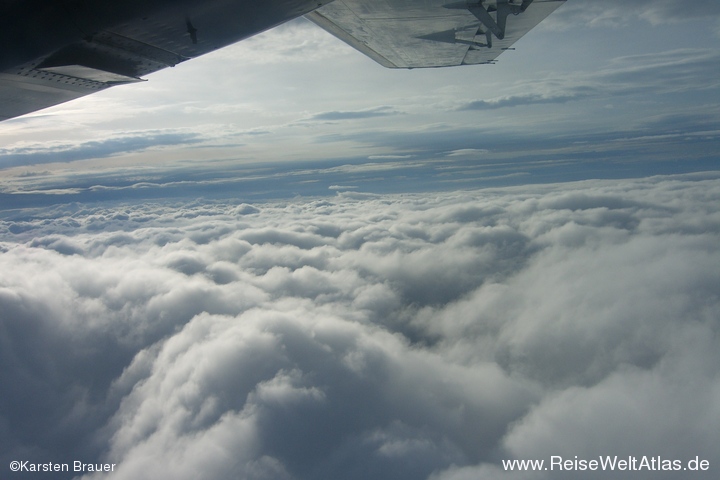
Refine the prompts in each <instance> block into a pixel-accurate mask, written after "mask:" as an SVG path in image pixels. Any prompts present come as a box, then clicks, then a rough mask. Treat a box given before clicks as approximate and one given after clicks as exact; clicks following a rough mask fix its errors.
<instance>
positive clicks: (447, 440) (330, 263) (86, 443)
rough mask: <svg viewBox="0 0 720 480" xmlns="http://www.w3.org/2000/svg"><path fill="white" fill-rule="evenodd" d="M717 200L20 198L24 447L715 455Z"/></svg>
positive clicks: (9, 237)
mask: <svg viewBox="0 0 720 480" xmlns="http://www.w3.org/2000/svg"><path fill="white" fill-rule="evenodd" d="M718 201H720V183H719V182H718V177H717V175H713V174H696V175H688V176H681V177H655V178H648V179H641V180H622V181H588V182H583V183H578V184H566V185H557V184H556V185H545V186H543V185H540V186H528V185H526V186H523V187H516V188H508V189H492V190H481V191H470V192H456V193H434V194H422V195H397V196H382V195H374V196H368V195H365V196H363V195H359V194H353V193H348V192H342V193H340V194H339V195H338V196H337V197H336V198H334V199H325V200H316V201H305V202H300V201H297V202H290V203H265V204H256V205H247V204H242V205H236V204H231V203H210V202H196V203H194V204H156V205H152V204H129V205H122V206H115V207H112V206H80V205H78V206H76V207H72V206H68V207H63V208H58V209H57V210H56V211H55V212H54V213H52V212H48V211H35V212H33V211H20V212H18V211H16V212H14V213H12V216H13V217H14V218H15V219H16V220H10V219H9V218H10V214H7V213H6V214H5V216H4V217H3V220H2V225H0V228H2V229H3V231H4V232H6V233H5V234H4V240H3V242H2V243H1V244H0V389H2V390H1V393H2V395H1V396H0V398H2V402H0V418H3V419H4V420H3V421H2V422H1V423H0V445H2V447H3V448H2V450H1V452H2V453H1V454H0V457H1V458H0V460H1V461H2V462H4V464H5V465H7V463H8V462H9V461H10V460H15V459H23V458H27V459H28V460H33V461H38V462H40V461H48V460H50V459H52V460H53V461H72V460H73V459H75V458H85V459H87V461H94V462H99V461H109V462H112V463H116V464H117V465H118V467H117V471H116V472H115V474H114V476H113V478H118V479H123V478H134V479H136V478H178V479H182V478H198V477H203V478H228V477H242V478H251V479H252V478H257V479H260V478H288V479H290V478H294V479H315V478H318V479H319V478H346V479H355V478H358V479H359V478H369V477H372V478H393V479H404V478H407V479H410V478H413V479H415V478H430V477H431V478H433V479H435V480H440V479H443V480H445V479H453V480H458V479H465V478H497V476H499V475H501V470H502V466H501V463H500V460H501V459H511V458H517V459H525V458H538V459H542V458H545V459H549V457H550V456H551V455H563V456H566V457H568V458H573V456H574V455H578V456H579V457H581V458H594V457H597V456H599V455H625V456H627V455H640V456H641V455H662V456H663V457H667V458H679V459H683V460H687V459H689V458H694V456H695V455H698V456H700V458H705V459H708V460H709V461H710V462H711V465H713V464H715V463H717V462H718V461H720V452H719V451H718V449H717V445H719V444H720V438H718V437H719V435H718V433H717V432H720V428H719V427H720V424H718V421H717V419H718V418H720V417H719V416H718V407H717V405H720V402H718V395H720V382H718V380H717V375H716V372H717V370H718V367H720V354H718V352H720V349H719V348H718V347H720V345H718V338H717V335H716V332H717V329H718V325H719V324H720V323H719V322H720V317H718V312H719V311H720V305H719V304H718V297H717V285H718V284H720V273H718V272H720V268H719V267H720V247H719V245H720V242H719V241H718V240H720V239H719V238H718V237H720V215H719V214H718V213H717V209H716V208H715V205H717V204H718ZM15 224H18V225H19V224H21V228H16V229H13V225H15ZM98 225H101V226H102V228H101V229H100V230H98ZM13 232H14V233H13ZM646 473H647V472H646ZM588 475H589V474H588V472H581V473H580V474H578V475H577V478H599V477H598V476H595V477H593V476H592V475H590V476H588ZM643 475H644V473H638V475H637V478H652V476H651V475H647V476H646V477H643ZM88 477H89V478H101V476H92V475H90V476H88ZM511 478H512V477H511ZM516 478H525V477H524V476H523V475H519V476H517V477H516ZM533 478H546V477H542V476H535V477H533ZM547 478H549V477H547ZM568 478H575V477H574V476H573V474H569V475H568ZM633 478H635V477H633ZM688 478H690V477H688ZM692 478H706V477H703V476H702V475H701V474H698V475H697V476H693V477H692ZM708 478H709V477H708Z"/></svg>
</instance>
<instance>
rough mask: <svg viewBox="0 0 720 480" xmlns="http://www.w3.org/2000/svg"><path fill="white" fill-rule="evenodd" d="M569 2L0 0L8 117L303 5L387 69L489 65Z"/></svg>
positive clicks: (1, 78)
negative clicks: (325, 2) (6, 0)
mask: <svg viewBox="0 0 720 480" xmlns="http://www.w3.org/2000/svg"><path fill="white" fill-rule="evenodd" d="M472 2H475V3H472ZM563 2H564V0H481V1H480V2H479V3H478V0H470V3H468V0H464V1H459V2H458V1H457V0H334V2H333V3H330V4H328V5H324V6H323V3H324V0H143V1H118V0H83V1H71V0H12V1H8V2H2V3H1V4H0V45H2V51H1V52H0V121H2V120H6V119H9V118H13V117H17V116H20V115H23V114H26V113H30V112H34V111H36V110H40V109H43V108H46V107H50V106H52V105H57V104H59V103H63V102H66V101H68V100H72V99H75V98H78V97H82V96H84V95H88V94H90V93H94V92H97V91H100V90H104V89H106V88H109V87H112V86H114V85H121V84H127V83H133V82H140V81H142V78H141V77H142V76H144V75H147V74H149V73H152V72H155V71H157V70H160V69H163V68H166V67H171V66H174V65H176V64H178V63H180V62H183V61H185V60H188V59H190V58H193V57H197V56H199V55H202V54H204V53H208V52H210V51H213V50H216V49H218V48H222V47H224V46H226V45H230V44H232V43H235V42H238V41H240V40H242V39H244V38H247V37H250V36H252V35H255V34H256V33H259V32H261V31H263V30H266V29H269V28H272V27H274V26H276V25H279V24H281V23H283V22H286V21H288V20H291V19H293V18H296V17H299V16H302V15H306V14H307V15H306V16H307V18H309V19H310V20H312V21H313V22H315V23H317V24H318V25H320V26H321V27H322V28H324V29H326V30H328V31H329V32H331V33H332V34H334V35H335V36H337V37H339V38H340V39H342V40H344V41H345V42H347V43H349V44H350V45H352V46H353V47H355V48H357V49H358V50H360V51H361V52H363V53H365V54H367V55H369V56H370V57H371V58H373V59H375V60H376V61H378V62H379V63H381V64H382V65H384V66H386V67H392V68H416V67H444V66H453V65H472V64H479V63H492V61H493V60H494V59H495V58H496V57H497V56H498V55H499V54H500V53H502V52H503V51H504V50H505V49H507V48H509V47H510V46H511V45H512V44H513V43H514V42H515V41H516V40H517V39H519V38H520V37H521V36H522V35H524V34H525V33H526V32H528V31H529V30H530V29H532V28H533V27H534V26H535V25H537V24H538V23H539V22H540V21H542V19H544V18H545V17H546V16H547V15H549V14H550V13H551V12H552V11H553V10H554V9H555V8H557V7H558V6H560V5H561V4H562V3H563ZM318 7H320V8H319V9H318ZM316 9H317V10H316ZM180 81H182V79H180Z"/></svg>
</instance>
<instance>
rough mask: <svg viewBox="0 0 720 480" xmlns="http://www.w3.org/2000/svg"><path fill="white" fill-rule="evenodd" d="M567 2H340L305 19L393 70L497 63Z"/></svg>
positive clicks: (440, 0) (561, 0) (451, 0)
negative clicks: (499, 58)
mask: <svg viewBox="0 0 720 480" xmlns="http://www.w3.org/2000/svg"><path fill="white" fill-rule="evenodd" d="M564 2H565V0H534V1H533V0H522V1H521V0H515V1H513V0H492V1H487V0H486V1H480V2H478V1H474V2H473V1H460V2H458V1H456V0H382V1H378V0H335V1H334V2H333V3H330V4H328V5H325V6H324V7H322V8H320V9H318V10H315V11H314V12H312V13H309V14H308V15H306V16H305V17H306V18H308V19H309V20H311V21H313V22H314V23H316V24H317V25H319V26H320V27H322V28H324V29H325V30H327V31H328V32H330V33H331V34H333V35H335V36H336V37H338V38H339V39H341V40H343V41H344V42H346V43H347V44H349V45H351V46H352V47H354V48H356V49H357V50H359V51H361V52H363V53H364V54H366V55H367V56H369V57H370V58H372V59H373V60H375V61H376V62H378V63H380V64H381V65H383V66H385V67H389V68H429V67H450V66H458V65H477V64H487V63H493V61H494V60H495V59H496V58H497V57H498V56H499V55H500V54H501V53H502V52H503V51H505V50H507V49H509V48H510V47H511V46H512V44H513V43H515V42H516V41H517V40H519V39H520V37H522V36H523V35H525V34H526V33H527V32H529V31H530V30H531V29H532V28H534V27H535V26H536V25H537V24H538V23H540V22H541V21H542V20H543V19H544V18H545V17H547V16H548V15H550V14H551V13H552V12H553V11H554V10H555V9H556V8H558V7H559V6H560V5H562V4H563V3H564Z"/></svg>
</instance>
